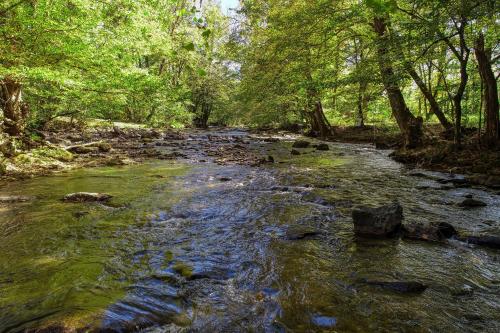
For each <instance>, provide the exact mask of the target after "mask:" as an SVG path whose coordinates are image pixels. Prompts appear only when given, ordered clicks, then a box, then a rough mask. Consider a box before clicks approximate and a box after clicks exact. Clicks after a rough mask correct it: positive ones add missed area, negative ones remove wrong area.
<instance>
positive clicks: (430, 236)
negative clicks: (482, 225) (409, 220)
mask: <svg viewBox="0 0 500 333" xmlns="http://www.w3.org/2000/svg"><path fill="white" fill-rule="evenodd" d="M402 231H403V237H404V238H408V239H416V240H424V241H432V242H440V241H442V240H445V239H449V238H451V237H453V236H456V235H457V234H458V233H457V231H456V230H455V228H454V227H453V226H452V225H451V224H449V223H446V222H441V223H431V224H427V225H425V224H421V223H414V224H410V225H404V226H403V228H402Z"/></svg>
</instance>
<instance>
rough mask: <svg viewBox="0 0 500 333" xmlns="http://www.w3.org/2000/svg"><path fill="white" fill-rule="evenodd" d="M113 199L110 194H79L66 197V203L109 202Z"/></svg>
mask: <svg viewBox="0 0 500 333" xmlns="http://www.w3.org/2000/svg"><path fill="white" fill-rule="evenodd" d="M111 198H112V196H111V195H109V194H104V193H89V192H78V193H71V194H67V195H65V196H64V198H63V199H62V200H63V201H64V202H107V201H109V200H110V199H111Z"/></svg>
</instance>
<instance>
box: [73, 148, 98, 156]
mask: <svg viewBox="0 0 500 333" xmlns="http://www.w3.org/2000/svg"><path fill="white" fill-rule="evenodd" d="M67 151H69V152H70V153H73V154H78V155H84V154H92V153H98V152H99V147H91V146H73V147H70V148H68V149H67Z"/></svg>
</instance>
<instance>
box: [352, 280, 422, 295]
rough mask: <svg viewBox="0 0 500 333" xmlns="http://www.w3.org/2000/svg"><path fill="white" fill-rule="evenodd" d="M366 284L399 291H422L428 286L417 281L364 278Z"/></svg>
mask: <svg viewBox="0 0 500 333" xmlns="http://www.w3.org/2000/svg"><path fill="white" fill-rule="evenodd" d="M361 282H362V283H364V284H367V285H370V286H375V287H379V288H382V289H386V290H391V291H395V292H398V293H422V292H424V291H425V290H426V289H427V288H428V286H427V285H425V284H423V283H420V282H417V281H374V280H363V281H361Z"/></svg>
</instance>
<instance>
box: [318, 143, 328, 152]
mask: <svg viewBox="0 0 500 333" xmlns="http://www.w3.org/2000/svg"><path fill="white" fill-rule="evenodd" d="M316 150H320V151H328V150H330V146H329V145H327V144H326V143H320V144H319V145H316Z"/></svg>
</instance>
